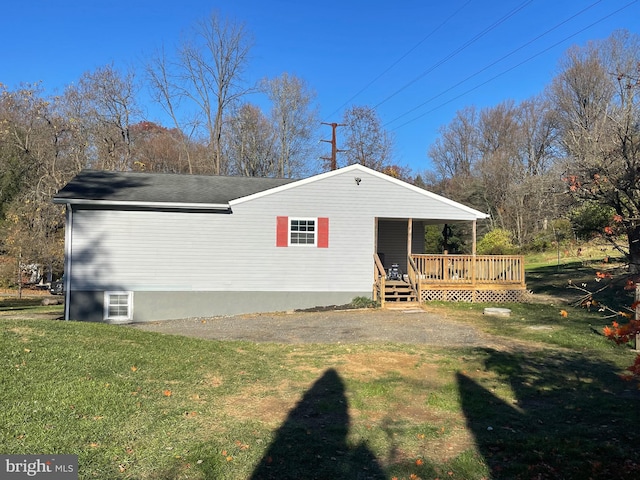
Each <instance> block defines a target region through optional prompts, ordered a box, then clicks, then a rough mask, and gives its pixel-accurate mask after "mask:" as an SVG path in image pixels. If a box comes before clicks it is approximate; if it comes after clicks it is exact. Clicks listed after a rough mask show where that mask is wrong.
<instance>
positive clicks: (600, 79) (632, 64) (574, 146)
mask: <svg viewBox="0 0 640 480" xmlns="http://www.w3.org/2000/svg"><path fill="white" fill-rule="evenodd" d="M639 76H640V37H638V36H637V35H633V34H630V33H629V32H626V31H619V32H615V33H614V34H613V35H612V36H611V37H609V38H608V39H606V40H604V41H598V42H591V43H589V44H588V45H587V46H585V47H583V48H573V49H571V50H569V51H568V52H567V54H566V56H565V58H564V60H563V62H562V64H561V72H560V73H559V74H558V76H557V77H556V78H555V79H554V81H553V84H552V87H551V92H552V95H553V98H554V102H555V104H556V106H557V109H558V119H559V122H560V123H559V124H560V127H561V133H562V142H563V146H564V149H565V152H566V154H567V166H566V176H565V178H566V179H567V183H568V187H569V192H570V193H571V194H572V195H573V196H574V197H575V198H577V199H581V200H593V201H596V202H597V203H600V204H602V205H607V206H610V207H612V208H613V209H614V211H615V212H616V216H615V222H616V224H617V226H618V227H619V228H620V230H621V231H623V232H624V234H625V235H626V238H627V242H628V245H627V247H626V249H622V250H623V251H625V253H626V254H627V255H628V258H629V265H630V271H631V272H632V273H638V272H640V122H639V120H638V119H640V81H639ZM612 221H613V220H612Z"/></svg>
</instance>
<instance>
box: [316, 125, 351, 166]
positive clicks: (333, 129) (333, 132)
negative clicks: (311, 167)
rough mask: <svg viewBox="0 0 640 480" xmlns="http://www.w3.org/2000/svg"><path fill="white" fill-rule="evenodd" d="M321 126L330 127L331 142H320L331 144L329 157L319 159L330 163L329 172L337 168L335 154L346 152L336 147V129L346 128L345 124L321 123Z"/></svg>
mask: <svg viewBox="0 0 640 480" xmlns="http://www.w3.org/2000/svg"><path fill="white" fill-rule="evenodd" d="M322 125H330V126H331V140H320V141H321V142H327V143H330V144H331V156H330V157H320V158H321V159H323V160H329V161H330V162H331V163H330V169H331V170H335V169H336V168H338V165H337V162H336V154H337V153H338V152H346V150H338V148H337V146H336V128H338V127H346V124H344V123H335V122H334V123H325V122H322Z"/></svg>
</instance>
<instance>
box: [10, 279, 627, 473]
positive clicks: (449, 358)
mask: <svg viewBox="0 0 640 480" xmlns="http://www.w3.org/2000/svg"><path fill="white" fill-rule="evenodd" d="M541 268H542V267H541ZM583 273H585V275H586V274H587V273H589V272H583ZM544 274H545V273H544V271H541V275H543V277H544ZM577 274H578V273H577V272H576V273H575V275H577ZM587 277H588V275H586V276H585V277H584V278H587ZM547 279H548V280H549V281H551V282H554V281H555V280H554V278H553V277H552V275H551V273H550V271H549V272H548V276H547ZM543 284H544V281H543V279H542V280H540V281H539V285H538V287H540V288H542V285H543ZM538 287H536V288H538ZM563 288H564V287H562V286H558V287H557V288H556V289H550V290H549V291H547V293H554V292H555V293H564V291H563V290H562V289H563ZM25 306H26V305H25ZM485 306H486V305H469V304H456V305H451V304H449V305H445V304H433V305H430V306H429V307H428V308H429V309H431V310H432V311H434V312H437V313H439V314H440V315H441V316H442V318H443V328H464V323H465V322H468V323H472V324H474V325H476V326H478V327H479V328H481V329H482V330H483V331H485V332H487V333H488V334H492V335H498V336H500V337H499V338H498V339H497V340H496V339H492V340H491V341H490V342H488V344H487V347H486V348H467V349H462V348H455V349H452V348H433V347H424V346H419V345H399V344H360V345H278V344H254V343H248V342H215V341H205V340H198V339H189V338H182V337H177V336H168V335H160V334H155V333H151V332H145V331H141V330H135V329H131V328H128V327H123V326H110V325H102V324H91V323H78V322H64V321H57V320H47V319H35V318H34V319H28V318H10V317H12V316H17V314H18V312H19V311H20V310H16V309H19V308H20V306H19V305H16V304H15V303H14V304H12V305H10V306H9V305H7V304H0V315H1V316H0V335H1V336H2V339H1V341H0V361H1V362H2V364H1V365H0V384H1V385H2V391H1V393H0V402H1V405H2V406H3V408H2V409H0V453H5V454H17V453H21V454H36V453H52V454H76V455H78V457H79V467H80V468H79V477H80V478H81V479H91V478H99V479H105V478H109V479H112V478H113V479H129V478H131V479H167V480H169V479H178V478H190V479H215V480H218V479H230V480H237V479H249V478H252V479H261V478H274V479H275V478H277V479H302V478H304V479H312V478H321V479H367V478H384V479H392V478H398V479H418V478H420V479H435V478H439V479H445V478H453V479H456V478H457V479H490V478H491V479H516V478H522V479H534V478H535V479H559V478H563V479H588V478H603V479H609V478H620V479H636V478H640V464H639V463H638V462H640V461H639V460H638V457H637V445H638V443H639V441H640V429H638V428H637V426H638V421H639V420H640V414H639V412H638V404H639V403H638V402H639V401H640V395H639V392H638V390H637V389H636V387H635V386H634V385H632V384H629V383H626V382H623V381H621V380H620V379H619V377H618V374H619V373H621V372H622V371H623V369H624V367H625V366H626V365H629V364H630V363H631V362H632V360H633V358H634V355H635V354H634V352H631V351H630V349H629V348H627V347H618V346H615V345H613V344H612V343H611V342H609V341H607V340H606V339H605V338H604V337H602V335H600V334H599V331H600V329H601V327H602V326H604V325H605V324H607V323H609V320H606V319H603V318H602V313H599V312H597V311H592V312H588V311H587V310H586V309H582V308H572V307H566V306H559V305H557V304H551V303H550V302H547V303H542V304H518V305H507V306H508V307H509V308H511V309H512V310H513V314H512V316H511V317H509V318H499V317H486V316H484V315H482V309H483V308H484V307H485ZM494 306H495V305H494ZM28 308H29V309H30V310H28V312H29V313H28V314H27V315H26V316H27V317H28V316H29V315H31V316H32V317H36V316H37V314H38V312H39V309H38V307H35V306H33V305H30V306H28ZM48 308H49V310H47V312H46V313H47V314H51V313H52V311H51V310H50V309H51V308H52V307H48ZM57 308H60V307H57ZM560 309H565V310H567V312H568V315H567V316H566V317H563V316H561V315H560ZM53 313H55V310H54V312H53ZM21 314H24V311H22V313H21ZM372 314H375V313H372ZM500 338H502V339H503V340H504V341H501V340H500ZM512 342H515V343H512Z"/></svg>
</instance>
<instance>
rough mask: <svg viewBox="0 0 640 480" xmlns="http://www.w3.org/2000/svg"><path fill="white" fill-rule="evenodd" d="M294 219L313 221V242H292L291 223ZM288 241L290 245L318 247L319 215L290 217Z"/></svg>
mask: <svg viewBox="0 0 640 480" xmlns="http://www.w3.org/2000/svg"><path fill="white" fill-rule="evenodd" d="M294 221H307V222H308V221H313V225H314V228H313V243H292V242H291V224H292V223H293V222H294ZM287 242H288V243H289V246H290V247H317V246H318V217H289V229H288V232H287Z"/></svg>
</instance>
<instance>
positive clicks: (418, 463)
mask: <svg viewBox="0 0 640 480" xmlns="http://www.w3.org/2000/svg"><path fill="white" fill-rule="evenodd" d="M423 463H424V462H423V461H422V459H421V458H419V459H417V460H416V465H418V466H420V465H422V464H423Z"/></svg>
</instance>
